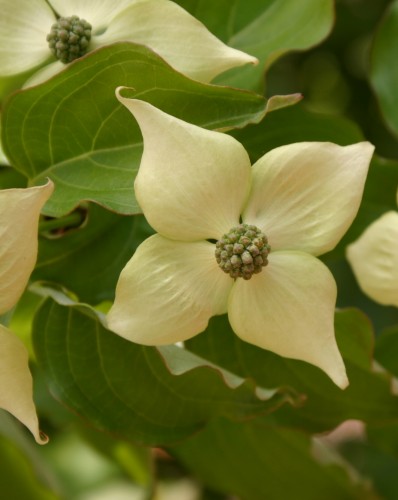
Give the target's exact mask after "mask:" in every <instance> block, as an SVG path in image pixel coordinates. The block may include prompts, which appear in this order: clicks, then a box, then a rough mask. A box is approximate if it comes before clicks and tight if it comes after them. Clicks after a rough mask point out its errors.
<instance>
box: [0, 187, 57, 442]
mask: <svg viewBox="0 0 398 500" xmlns="http://www.w3.org/2000/svg"><path fill="white" fill-rule="evenodd" d="M52 192H53V183H52V182H50V181H49V182H48V183H47V184H46V185H44V186H37V187H32V188H27V189H5V190H2V191H0V234H1V245H0V314H3V313H5V312H7V311H8V310H9V309H11V308H12V307H13V306H14V305H15V304H16V303H17V302H18V300H19V298H20V296H21V295H22V293H23V291H24V289H25V287H26V285H27V283H28V280H29V276H30V274H31V272H32V271H33V268H34V266H35V263H36V258H37V235H38V222H39V216H40V211H41V209H42V207H43V205H44V204H45V202H46V201H47V200H48V198H49V197H50V196H51V193H52ZM0 354H1V361H0V408H3V409H5V410H7V411H9V412H10V413H12V414H13V415H14V416H15V417H16V418H18V419H19V420H20V421H21V422H22V423H23V424H24V425H26V427H27V428H28V429H29V430H30V431H31V432H32V434H33V436H34V437H35V439H36V441H37V442H38V443H40V444H44V443H45V442H47V439H46V437H44V436H43V435H42V434H41V433H40V431H39V426H38V419H37V415H36V409H35V406H34V403H33V395H32V376H31V374H30V371H29V366H28V352H27V350H26V348H25V346H24V344H23V343H22V342H21V340H19V338H18V337H17V336H16V335H14V334H13V333H12V332H11V331H10V330H8V329H7V328H6V327H4V326H3V325H0Z"/></svg>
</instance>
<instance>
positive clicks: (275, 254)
mask: <svg viewBox="0 0 398 500" xmlns="http://www.w3.org/2000/svg"><path fill="white" fill-rule="evenodd" d="M118 98H119V100H120V101H121V102H122V103H123V104H124V105H125V106H126V107H127V108H128V109H129V110H130V111H131V112H132V113H133V115H134V117H135V118H136V119H137V121H138V123H139V125H140V128H141V131H142V134H143V137H144V153H143V157H142V160H141V166H140V169H139V172H138V175H137V178H136V182H135V190H136V196H137V199H138V202H139V204H140V206H141V208H142V210H143V212H144V214H145V216H146V218H147V220H148V221H149V223H150V224H151V225H152V227H153V228H154V229H155V230H156V231H157V232H158V234H155V235H154V236H152V237H150V238H149V239H147V240H145V241H144V243H142V244H141V245H140V247H139V248H138V249H137V251H136V253H135V254H134V255H133V257H132V259H131V260H130V262H129V263H128V264H127V265H126V267H125V268H124V270H123V271H122V273H121V276H120V279H119V282H118V285H117V289H116V298H115V302H114V305H113V307H112V308H111V310H110V312H109V315H108V324H109V327H110V328H111V329H112V330H113V331H115V332H116V333H118V334H119V335H121V336H123V337H125V338H127V339H129V340H132V341H134V342H137V343H141V344H145V345H161V344H168V343H174V342H178V341H184V340H186V339H189V338H190V337H192V336H194V335H196V334H198V333H200V332H202V331H203V330H204V329H205V328H206V326H207V324H208V321H209V319H210V318H211V317H212V316H214V315H217V314H224V313H228V317H229V321H230V323H231V326H232V329H233V330H234V332H235V333H236V334H237V335H238V336H239V337H241V338H242V339H243V340H245V341H246V342H249V343H251V344H254V345H256V346H258V347H261V348H263V349H268V350H271V351H273V352H275V353H277V354H279V355H281V356H286V357H289V358H294V359H300V360H303V361H306V362H309V363H311V364H313V365H315V366H318V367H319V368H321V369H322V370H324V371H325V372H326V373H327V374H328V375H329V377H330V378H331V379H332V380H333V381H334V382H335V383H336V384H337V385H338V386H339V387H341V388H344V387H346V386H347V384H348V380H347V376H346V373H345V367H344V363H343V361H342V358H341V355H340V353H339V350H338V347H337V344H336V341H335V335H334V307H335V301H336V284H335V281H334V279H333V276H332V275H331V273H330V271H329V270H328V268H327V267H326V266H325V265H324V264H323V263H322V262H321V261H320V260H319V259H317V258H316V256H318V255H321V254H322V253H325V252H327V251H329V250H331V249H333V248H334V247H335V245H336V244H337V243H338V241H339V240H340V239H341V237H342V236H343V234H344V233H345V232H346V230H347V229H348V227H349V226H350V224H351V222H352V221H353V219H354V217H355V215H356V212H357V210H358V208H359V204H360V201H361V197H362V193H363V187H364V182H365V178H366V174H367V169H368V166H369V162H370V158H371V156H372V152H373V147H372V146H371V145H370V144H369V143H366V142H364V143H360V144H354V145H352V146H346V147H340V146H337V145H335V144H331V143H297V144H291V145H288V146H282V147H280V148H277V149H275V150H273V151H270V152H269V153H267V154H265V155H264V156H263V157H262V158H260V159H259V160H258V161H257V162H256V163H255V164H254V165H253V166H251V165H250V161H249V157H248V154H247V152H246V151H245V149H244V148H243V146H242V145H241V144H240V143H239V142H237V141H236V140H235V139H233V138H232V137H231V136H229V135H226V134H222V133H218V132H212V131H209V130H204V129H202V128H200V127H196V126H194V125H191V124H188V123H185V122H183V121H181V120H179V119H177V118H174V117H172V116H170V115H167V114H165V113H163V112H162V111H160V110H158V109H156V108H154V107H153V106H151V105H150V104H148V103H146V102H143V101H139V100H134V99H133V100H130V99H125V98H123V97H121V96H120V92H118ZM241 238H242V239H241ZM217 242H218V243H217ZM270 248H272V250H271V251H270ZM264 249H266V251H264ZM259 255H260V256H261V259H262V260H263V263H262V264H261V266H260V264H259V260H258V261H257V263H256V265H254V261H255V259H256V258H257V257H258V256H259ZM263 264H266V265H263ZM245 266H249V267H245ZM250 266H253V267H250ZM231 270H232V273H231ZM248 278H249V279H248Z"/></svg>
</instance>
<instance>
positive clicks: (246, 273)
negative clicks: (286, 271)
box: [214, 224, 271, 280]
mask: <svg viewBox="0 0 398 500" xmlns="http://www.w3.org/2000/svg"><path fill="white" fill-rule="evenodd" d="M270 250H271V247H270V246H269V245H268V239H267V237H266V236H265V234H263V233H262V232H261V231H260V230H259V229H258V227H256V226H250V225H249V224H239V226H236V227H234V228H232V229H231V230H230V231H229V232H228V233H226V234H224V235H223V236H222V238H221V239H219V240H218V241H217V243H216V250H215V252H214V254H215V257H216V261H217V263H218V265H219V266H220V268H221V269H222V270H223V271H224V273H227V274H229V276H231V278H243V279H244V280H249V279H250V278H251V277H252V276H253V274H258V273H260V272H261V271H262V269H263V267H264V266H266V265H267V264H268V254H269V252H270Z"/></svg>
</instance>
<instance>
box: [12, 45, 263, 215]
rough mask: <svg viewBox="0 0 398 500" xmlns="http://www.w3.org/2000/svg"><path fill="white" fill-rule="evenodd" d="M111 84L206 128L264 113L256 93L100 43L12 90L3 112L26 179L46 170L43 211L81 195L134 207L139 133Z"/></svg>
mask: <svg viewBox="0 0 398 500" xmlns="http://www.w3.org/2000/svg"><path fill="white" fill-rule="evenodd" d="M118 86H126V87H133V88H134V89H135V90H134V92H133V93H132V92H130V93H129V94H128V96H135V97H140V98H143V99H145V100H147V101H148V102H150V103H152V104H154V105H155V106H157V107H159V108H160V109H162V110H164V111H166V112H167V113H170V114H174V115H176V116H178V117H179V118H182V119H185V120H187V121H190V122H192V123H195V124H197V125H200V126H203V127H207V128H211V129H226V128H231V127H242V126H244V125H246V124H247V123H250V122H253V121H259V120H260V119H261V118H262V117H263V116H264V114H265V110H266V101H265V99H263V98H262V97H261V96H258V95H255V94H252V93H248V92H244V91H240V90H236V89H231V88H222V87H217V86H214V85H205V84H201V83H198V82H195V81H193V80H190V79H189V78H186V77H185V76H183V75H181V74H180V73H177V72H176V71H174V70H173V69H172V68H171V67H170V66H168V65H167V64H166V63H165V62H164V61H163V60H162V59H161V58H160V57H159V56H157V55H156V54H155V53H154V52H152V51H151V50H149V49H147V48H145V47H143V46H140V45H135V44H131V43H120V44H115V45H111V46H108V47H104V48H102V49H99V50H97V51H94V52H92V53H90V54H88V55H87V56H85V57H83V58H81V59H79V60H77V61H75V62H74V63H72V64H70V65H69V66H68V67H67V68H66V69H65V70H64V71H62V72H61V73H59V74H58V75H56V76H55V77H54V78H52V79H50V80H49V81H47V82H45V83H43V84H41V85H38V86H37V87H32V88H30V89H27V90H25V91H22V92H17V93H16V94H14V95H13V96H12V97H11V98H10V99H9V100H8V102H7V104H6V105H5V107H4V111H3V112H2V120H3V122H2V142H3V146H4V150H5V152H6V154H7V155H8V157H9V159H10V161H11V163H12V165H13V166H14V167H15V168H16V169H17V170H19V171H20V172H21V173H23V174H24V175H26V176H27V177H28V178H29V182H30V184H40V183H43V178H45V177H50V178H51V179H52V180H53V181H54V183H55V185H56V190H55V193H54V195H53V196H52V197H51V199H50V200H49V202H48V203H47V205H46V207H45V209H44V213H45V214H47V215H52V216H56V217H58V216H60V215H63V214H65V213H68V212H70V211H71V210H72V209H73V208H74V207H76V206H77V205H78V204H79V203H80V202H81V201H82V200H92V201H95V202H96V203H99V204H101V205H103V206H105V207H106V208H109V209H111V210H114V211H117V212H120V213H123V214H134V213H140V208H139V206H138V205H137V202H136V200H135V197H134V191H133V182H134V178H135V175H136V172H137V169H138V166H139V162H140V158H141V153H142V137H141V134H140V131H139V128H138V125H137V124H136V123H135V121H134V119H133V118H132V117H131V114H130V113H129V112H128V111H127V110H126V109H125V108H124V107H123V106H122V105H121V104H120V103H119V102H118V101H117V99H116V97H115V89H116V87H118Z"/></svg>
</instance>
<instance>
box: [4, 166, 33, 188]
mask: <svg viewBox="0 0 398 500" xmlns="http://www.w3.org/2000/svg"><path fill="white" fill-rule="evenodd" d="M26 181H27V179H26V177H24V176H23V175H22V174H20V173H19V172H17V171H16V170H14V169H13V168H10V167H2V166H0V189H10V188H25V187H26Z"/></svg>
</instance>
